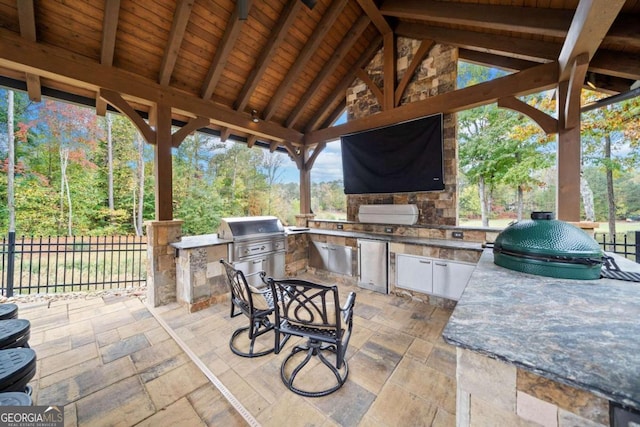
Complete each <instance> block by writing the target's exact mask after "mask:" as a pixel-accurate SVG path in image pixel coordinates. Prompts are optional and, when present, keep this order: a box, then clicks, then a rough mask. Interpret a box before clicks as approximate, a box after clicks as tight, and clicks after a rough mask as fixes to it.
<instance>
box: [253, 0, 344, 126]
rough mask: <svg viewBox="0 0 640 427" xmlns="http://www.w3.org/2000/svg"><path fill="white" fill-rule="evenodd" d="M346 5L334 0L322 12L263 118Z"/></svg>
mask: <svg viewBox="0 0 640 427" xmlns="http://www.w3.org/2000/svg"><path fill="white" fill-rule="evenodd" d="M346 5H347V0H334V1H333V2H332V3H331V6H329V7H330V9H329V11H328V12H327V13H325V14H324V16H323V17H322V19H321V20H320V22H319V23H318V26H317V27H316V29H315V31H314V32H313V34H312V35H311V37H310V38H309V40H308V41H307V44H306V45H305V46H304V48H303V49H302V51H301V52H300V54H299V55H298V56H297V57H296V61H295V62H294V64H293V65H292V66H291V68H289V71H288V72H287V75H286V76H285V78H284V80H283V81H282V83H280V86H278V89H277V90H276V92H275V94H274V95H273V96H272V97H271V100H270V101H269V104H268V105H267V107H266V108H265V110H264V119H265V120H271V118H272V117H273V115H274V114H275V113H276V110H277V108H278V107H279V106H280V103H281V102H282V99H283V98H284V96H285V95H286V94H287V92H288V91H289V89H290V88H291V86H292V85H293V83H294V82H295V81H296V79H297V78H298V76H299V74H300V73H301V72H302V70H303V69H304V67H305V66H306V65H307V62H309V60H310V59H311V58H312V57H313V55H314V54H315V52H316V50H317V49H318V46H320V43H321V42H322V40H323V39H324V36H326V35H327V33H328V32H329V30H331V27H332V26H333V24H334V23H335V21H336V19H338V17H339V16H340V14H341V13H342V10H343V9H344V8H345V6H346Z"/></svg>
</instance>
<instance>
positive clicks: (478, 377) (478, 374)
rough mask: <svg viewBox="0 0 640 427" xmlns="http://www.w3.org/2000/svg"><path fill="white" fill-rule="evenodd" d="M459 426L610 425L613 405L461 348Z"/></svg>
mask: <svg viewBox="0 0 640 427" xmlns="http://www.w3.org/2000/svg"><path fill="white" fill-rule="evenodd" d="M456 377H457V384H458V385H457V404H456V413H457V416H456V425H457V427H469V426H488V425H496V426H514V427H516V426H540V425H542V426H548V427H573V426H583V427H606V426H609V402H608V400H606V399H603V398H600V397H597V396H595V395H593V394H591V393H588V392H586V391H582V390H579V389H577V388H574V387H570V386H567V385H564V384H560V383H558V382H555V381H552V380H549V379H546V378H543V377H541V376H538V375H535V374H533V373H531V372H528V371H525V370H522V369H520V368H517V367H515V366H513V365H509V364H506V363H504V362H501V361H498V360H495V359H491V358H489V357H486V356H483V355H481V354H478V353H474V352H472V351H470V350H465V349H462V348H457V371H456Z"/></svg>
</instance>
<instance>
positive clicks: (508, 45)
mask: <svg viewBox="0 0 640 427" xmlns="http://www.w3.org/2000/svg"><path fill="white" fill-rule="evenodd" d="M395 33H396V34H397V35H399V36H404V37H409V38H413V39H417V40H424V39H430V40H436V42H437V43H442V44H449V45H452V46H457V47H459V48H465V49H470V50H478V51H481V52H486V53H491V54H494V55H503V56H509V57H512V58H519V59H524V60H527V61H534V62H547V61H555V60H557V58H558V55H559V53H560V51H561V49H562V46H561V45H560V44H559V43H554V42H547V41H543V40H531V39H521V38H517V37H510V36H504V35H499V34H489V33H480V32H477V31H467V30H454V29H448V28H437V27H433V26H429V25H425V24H417V23H411V22H401V23H400V24H398V26H397V27H396V29H395Z"/></svg>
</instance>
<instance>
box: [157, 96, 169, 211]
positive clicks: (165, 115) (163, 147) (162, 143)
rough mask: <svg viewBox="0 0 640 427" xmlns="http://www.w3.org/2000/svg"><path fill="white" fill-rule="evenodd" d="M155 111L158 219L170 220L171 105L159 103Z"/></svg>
mask: <svg viewBox="0 0 640 427" xmlns="http://www.w3.org/2000/svg"><path fill="white" fill-rule="evenodd" d="M155 112H156V120H155V123H156V125H157V128H156V143H155V145H154V157H153V169H154V175H155V177H156V188H155V191H156V193H155V198H156V220H157V221H170V220H172V219H173V176H172V171H173V167H172V163H173V162H172V159H171V146H172V138H171V137H172V135H171V107H170V106H168V105H162V104H158V108H156V109H155Z"/></svg>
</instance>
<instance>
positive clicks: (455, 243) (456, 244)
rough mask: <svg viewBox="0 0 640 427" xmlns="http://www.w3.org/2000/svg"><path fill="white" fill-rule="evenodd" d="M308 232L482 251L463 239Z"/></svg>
mask: <svg viewBox="0 0 640 427" xmlns="http://www.w3.org/2000/svg"><path fill="white" fill-rule="evenodd" d="M303 232H304V233H309V234H321V235H327V236H339V237H352V238H356V239H369V240H381V241H384V242H393V243H408V244H414V245H424V246H436V247H440V248H450V249H469V250H476V251H482V243H478V242H468V241H464V240H448V239H428V238H426V237H412V236H398V235H397V234H378V233H365V232H360V231H344V230H326V229H322V228H311V229H308V230H305V231H303Z"/></svg>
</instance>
